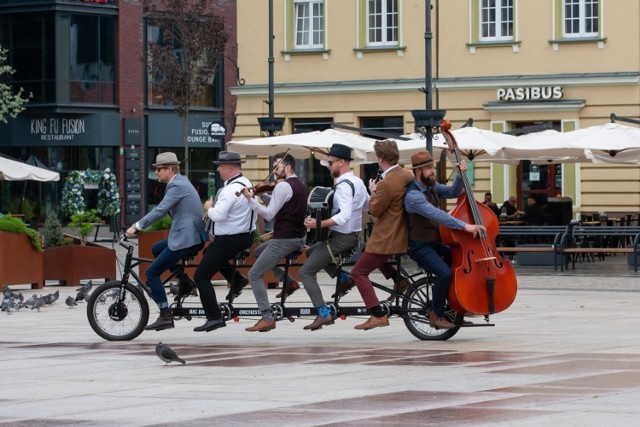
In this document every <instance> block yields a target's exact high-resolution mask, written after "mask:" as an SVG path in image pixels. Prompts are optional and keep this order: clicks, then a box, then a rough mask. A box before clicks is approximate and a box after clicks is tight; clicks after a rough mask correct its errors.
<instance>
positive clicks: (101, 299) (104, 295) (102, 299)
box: [98, 294, 107, 304]
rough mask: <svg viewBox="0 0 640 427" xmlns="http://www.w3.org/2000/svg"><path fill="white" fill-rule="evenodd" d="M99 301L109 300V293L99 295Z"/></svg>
mask: <svg viewBox="0 0 640 427" xmlns="http://www.w3.org/2000/svg"><path fill="white" fill-rule="evenodd" d="M98 302H99V303H102V304H104V303H105V302H107V294H102V295H100V296H99V297H98Z"/></svg>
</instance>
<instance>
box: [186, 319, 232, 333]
mask: <svg viewBox="0 0 640 427" xmlns="http://www.w3.org/2000/svg"><path fill="white" fill-rule="evenodd" d="M225 326H227V324H226V323H224V320H223V319H222V318H220V319H210V320H207V321H206V322H205V323H204V325H202V326H197V327H195V328H193V331H194V332H210V331H214V330H216V329H218V328H224V327H225Z"/></svg>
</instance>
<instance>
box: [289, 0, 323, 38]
mask: <svg viewBox="0 0 640 427" xmlns="http://www.w3.org/2000/svg"><path fill="white" fill-rule="evenodd" d="M294 6H295V18H294V19H295V48H296V49H319V48H323V47H324V1H323V0H306V1H305V0H296V1H295V5H294Z"/></svg>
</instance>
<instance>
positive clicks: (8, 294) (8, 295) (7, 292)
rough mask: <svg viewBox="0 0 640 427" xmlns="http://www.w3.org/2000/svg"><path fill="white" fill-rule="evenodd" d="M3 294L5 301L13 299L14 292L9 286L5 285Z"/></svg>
mask: <svg viewBox="0 0 640 427" xmlns="http://www.w3.org/2000/svg"><path fill="white" fill-rule="evenodd" d="M2 294H3V296H4V299H6V300H8V299H9V298H11V297H12V296H13V291H12V290H11V288H10V287H9V285H4V286H3V287H2Z"/></svg>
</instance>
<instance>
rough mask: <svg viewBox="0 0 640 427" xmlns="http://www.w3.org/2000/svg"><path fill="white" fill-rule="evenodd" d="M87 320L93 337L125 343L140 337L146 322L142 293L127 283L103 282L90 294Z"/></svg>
mask: <svg viewBox="0 0 640 427" xmlns="http://www.w3.org/2000/svg"><path fill="white" fill-rule="evenodd" d="M87 317H88V319H89V324H90V325H91V328H92V329H93V330H94V331H95V333H96V334H98V335H100V336H101V337H102V338H104V339H105V340H107V341H128V340H132V339H134V338H135V337H137V336H138V335H140V334H141V333H142V331H143V330H144V327H145V326H146V324H147V322H148V321H149V303H148V302H147V299H146V298H145V296H144V293H143V292H142V291H141V290H140V289H138V288H137V287H135V286H133V285H132V284H130V283H126V284H125V285H124V287H123V286H122V284H121V283H120V281H118V280H112V281H110V282H106V283H104V284H102V285H100V286H98V288H97V289H96V290H95V291H93V292H92V293H91V296H90V297H89V300H88V301H87Z"/></svg>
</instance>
